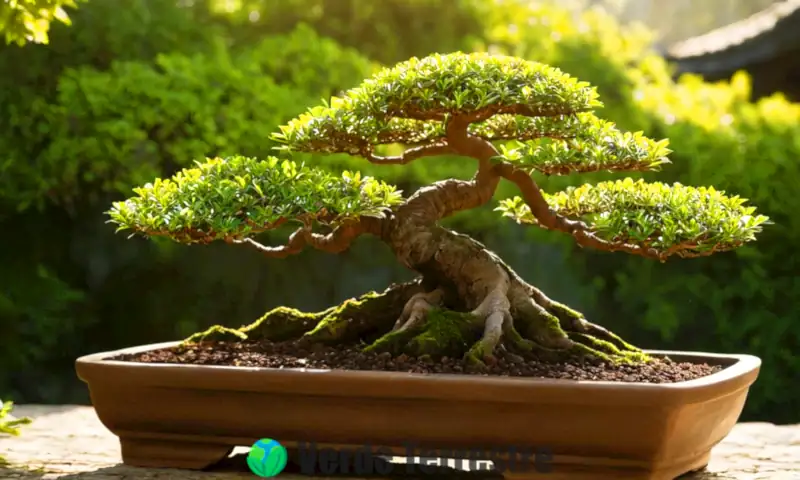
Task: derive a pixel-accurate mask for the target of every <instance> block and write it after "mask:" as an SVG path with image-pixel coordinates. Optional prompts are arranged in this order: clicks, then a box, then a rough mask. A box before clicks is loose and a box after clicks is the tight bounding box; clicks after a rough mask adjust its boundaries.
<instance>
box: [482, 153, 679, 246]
mask: <svg viewBox="0 0 800 480" xmlns="http://www.w3.org/2000/svg"><path fill="white" fill-rule="evenodd" d="M494 169H495V171H497V173H498V174H499V175H500V176H502V177H503V178H505V179H507V180H509V181H510V182H512V183H514V184H515V185H516V186H517V187H518V188H519V190H520V193H521V194H522V199H523V200H525V203H526V204H527V205H528V208H530V209H531V213H532V214H533V216H534V217H535V218H536V220H537V221H538V222H539V225H540V226H542V227H543V228H546V229H548V230H558V231H560V232H564V233H568V234H570V235H572V236H573V237H574V238H575V241H576V242H577V243H578V245H579V246H581V247H591V248H595V249H597V250H604V251H607V252H625V253H630V254H633V255H639V256H642V257H646V258H655V259H658V260H660V261H664V259H665V258H666V257H667V256H668V255H669V254H670V253H673V252H659V251H658V250H656V249H655V248H648V247H642V246H638V245H631V244H627V243H614V242H609V241H606V240H603V239H601V238H599V237H597V236H596V235H595V234H594V233H593V232H591V230H590V228H589V227H588V226H587V225H586V224H585V223H583V222H581V221H578V220H571V219H569V218H567V217H564V216H562V215H558V214H557V213H555V212H554V211H553V210H552V209H551V208H550V206H549V205H548V204H547V201H546V200H545V199H544V195H542V191H541V189H540V188H539V185H537V184H536V182H535V181H534V180H533V178H531V176H530V175H529V174H527V173H526V172H525V171H523V170H520V169H518V168H516V167H514V166H513V165H511V164H510V163H508V162H502V163H498V164H497V165H495V167H494Z"/></svg>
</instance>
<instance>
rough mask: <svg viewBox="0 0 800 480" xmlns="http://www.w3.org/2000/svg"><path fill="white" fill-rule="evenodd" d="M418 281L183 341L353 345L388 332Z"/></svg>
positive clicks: (276, 312)
mask: <svg viewBox="0 0 800 480" xmlns="http://www.w3.org/2000/svg"><path fill="white" fill-rule="evenodd" d="M422 291H423V289H422V282H421V280H420V279H417V280H414V281H411V282H406V283H401V284H397V285H392V286H390V287H389V288H387V289H386V290H385V291H383V292H382V293H376V292H370V293H366V294H364V295H362V296H360V297H358V298H352V299H349V300H346V301H344V302H343V303H342V304H340V305H337V306H335V307H331V308H328V309H326V310H323V311H321V312H317V313H305V312H301V311H299V310H296V309H294V308H287V307H278V308H275V309H273V310H270V311H269V312H267V313H266V314H264V316H262V317H261V318H259V319H258V320H256V321H255V322H253V323H251V324H250V325H245V326H242V327H239V328H230V327H224V326H222V325H214V326H212V327H209V328H208V329H207V330H205V331H203V332H200V333H196V334H194V335H192V336H191V337H189V338H187V339H186V340H184V343H196V342H200V341H209V340H262V339H263V340H269V341H272V342H281V341H287V340H295V339H299V338H303V339H307V340H309V341H313V342H320V343H338V342H356V341H358V340H359V339H361V338H364V337H365V336H369V335H370V334H373V333H374V332H385V331H387V330H389V329H390V328H391V326H392V324H393V323H394V322H395V320H396V319H397V317H398V315H399V314H400V312H401V311H402V309H403V306H404V305H405V304H406V303H407V302H408V301H409V299H410V298H412V297H413V296H414V295H416V294H418V293H420V292H422Z"/></svg>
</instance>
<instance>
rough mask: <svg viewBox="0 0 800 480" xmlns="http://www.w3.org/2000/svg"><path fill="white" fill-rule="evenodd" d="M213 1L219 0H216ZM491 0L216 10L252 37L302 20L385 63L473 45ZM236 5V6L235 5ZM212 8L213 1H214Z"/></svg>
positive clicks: (338, 0) (251, 3) (270, 4)
mask: <svg viewBox="0 0 800 480" xmlns="http://www.w3.org/2000/svg"><path fill="white" fill-rule="evenodd" d="M211 1H212V4H213V3H214V0H211ZM487 3H490V2H487V1H486V0H381V1H374V0H280V1H276V0H240V1H238V2H227V1H218V2H217V3H216V5H217V8H216V9H215V11H217V12H218V13H225V14H227V17H228V18H229V20H230V21H231V23H232V24H233V25H236V26H237V27H238V28H236V37H237V38H238V39H239V41H241V42H243V43H252V40H253V39H255V38H260V37H261V36H263V35H264V33H265V32H269V33H283V32H288V31H290V30H292V29H293V28H294V26H295V25H296V24H298V23H306V24H309V25H311V27H313V28H314V30H316V31H317V32H319V33H320V34H321V35H322V36H325V37H329V38H332V39H334V40H335V41H336V42H337V43H339V44H341V45H343V46H347V47H352V48H356V49H358V50H359V51H360V52H361V53H363V54H364V55H366V56H368V57H369V58H372V59H375V60H377V61H379V62H381V63H384V64H391V63H395V62H400V61H403V60H406V59H407V58H409V57H411V56H424V55H428V54H430V53H434V52H451V51H456V50H469V49H471V47H472V44H471V43H472V41H474V40H476V39H478V38H480V37H481V35H482V33H483V32H482V19H481V17H480V13H481V12H482V10H481V8H482V7H483V6H484V5H486V4H487ZM231 5H233V7H231ZM212 9H213V7H212Z"/></svg>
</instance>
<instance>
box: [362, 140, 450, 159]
mask: <svg viewBox="0 0 800 480" xmlns="http://www.w3.org/2000/svg"><path fill="white" fill-rule="evenodd" d="M448 153H455V151H454V150H453V149H452V148H451V147H450V145H448V144H447V142H446V141H445V140H439V141H437V142H434V143H428V144H425V145H420V146H417V147H413V148H409V149H408V150H406V151H405V152H403V153H402V154H401V155H394V156H391V157H382V156H379V155H375V154H374V152H373V146H372V145H370V146H368V147H364V148H362V149H361V152H360V154H361V156H363V157H364V158H366V159H367V160H369V162H370V163H374V164H376V165H405V164H407V163H411V162H413V161H414V160H418V159H420V158H422V157H432V156H435V155H447V154H448Z"/></svg>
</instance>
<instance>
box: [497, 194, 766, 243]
mask: <svg viewBox="0 0 800 480" xmlns="http://www.w3.org/2000/svg"><path fill="white" fill-rule="evenodd" d="M545 200H547V203H548V204H549V206H550V208H552V209H553V210H554V211H555V212H556V213H557V214H560V215H563V216H566V217H570V218H580V219H583V220H585V221H586V222H587V223H588V225H589V226H590V229H591V231H592V232H594V233H596V234H597V235H598V236H599V237H600V238H602V239H604V240H607V241H609V242H613V243H617V244H632V245H639V246H642V247H647V248H655V249H657V250H660V251H662V252H663V253H665V254H667V255H671V254H677V255H679V256H692V255H693V254H699V253H703V252H711V251H724V250H731V249H733V248H736V247H738V246H740V245H742V244H743V243H745V242H749V241H752V240H755V234H756V233H759V232H760V231H761V228H762V225H764V224H765V223H766V222H767V220H768V219H767V217H765V216H763V215H754V212H755V207H750V206H745V205H744V204H745V202H746V200H745V199H743V198H739V197H736V196H734V197H727V196H725V195H724V192H720V191H717V190H715V189H714V188H713V187H707V188H706V187H701V188H694V187H688V186H685V185H681V184H679V183H676V184H674V185H672V186H669V185H665V184H663V183H658V182H655V183H646V182H644V181H643V180H638V181H634V180H632V179H630V178H626V179H624V180H618V181H616V182H601V183H598V184H596V185H588V184H587V185H582V186H580V187H570V188H567V189H566V190H565V191H562V192H559V193H556V194H554V195H547V194H545ZM498 210H500V211H501V212H503V216H506V217H510V218H513V219H515V220H517V221H518V222H520V223H529V224H537V221H536V219H535V218H534V217H533V215H532V214H531V211H530V209H529V208H528V206H527V205H526V204H525V203H524V202H523V200H522V199H521V198H520V197H515V198H511V199H508V200H504V201H503V202H502V203H501V205H500V207H498Z"/></svg>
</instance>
